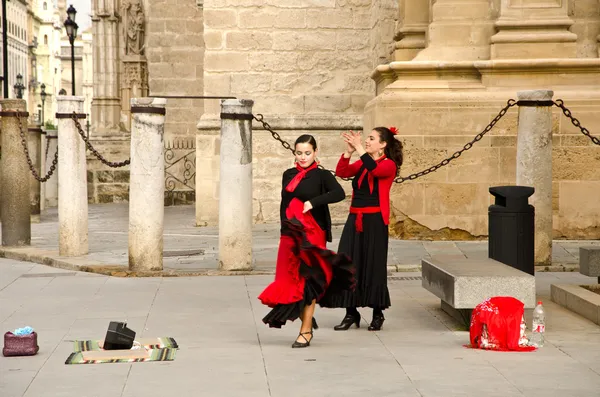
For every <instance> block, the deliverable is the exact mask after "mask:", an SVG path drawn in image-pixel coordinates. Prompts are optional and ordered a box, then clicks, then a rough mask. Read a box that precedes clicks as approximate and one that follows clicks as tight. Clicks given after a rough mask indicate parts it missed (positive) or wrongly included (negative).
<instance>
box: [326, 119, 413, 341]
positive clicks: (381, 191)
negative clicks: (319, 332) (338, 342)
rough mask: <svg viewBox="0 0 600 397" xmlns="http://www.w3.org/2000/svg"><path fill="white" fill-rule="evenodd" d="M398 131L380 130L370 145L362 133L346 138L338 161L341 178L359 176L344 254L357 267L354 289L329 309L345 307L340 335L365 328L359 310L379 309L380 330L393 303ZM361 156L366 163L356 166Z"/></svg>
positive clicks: (376, 325)
mask: <svg viewBox="0 0 600 397" xmlns="http://www.w3.org/2000/svg"><path fill="white" fill-rule="evenodd" d="M395 135H396V129H395V128H393V127H392V128H391V129H388V128H385V127H377V128H375V129H374V130H373V131H371V133H370V134H369V136H367V139H366V142H365V145H364V146H363V144H362V142H361V137H360V134H359V133H354V132H352V131H351V132H350V133H345V134H343V138H344V141H345V142H346V144H347V149H346V152H345V153H344V154H343V155H342V157H341V158H340V160H339V161H338V165H337V168H336V171H335V172H336V175H337V176H339V177H342V178H350V177H354V179H353V181H352V204H351V207H350V215H349V216H348V220H347V221H346V225H345V226H344V230H343V232H342V237H341V238H340V245H339V248H338V253H340V254H347V255H348V256H349V257H350V258H351V259H352V262H353V264H354V265H355V266H356V279H357V286H356V289H355V290H354V291H341V293H336V294H327V296H325V297H324V299H323V300H322V301H321V302H320V305H321V306H324V307H344V308H346V316H345V317H344V319H343V320H342V322H341V324H339V325H336V326H335V327H334V329H335V330H336V331H345V330H347V329H348V328H350V327H351V326H352V324H356V326H357V327H359V326H360V314H359V312H358V310H357V309H356V308H357V307H371V308H373V318H372V321H371V324H370V325H369V330H370V331H379V330H380V329H381V327H382V325H383V321H384V320H385V318H384V316H383V310H384V309H386V308H388V307H389V306H390V304H391V302H390V293H389V291H388V287H387V255H388V237H389V235H388V224H389V219H390V189H391V187H392V183H393V182H394V178H395V177H396V175H397V174H398V169H399V168H400V166H401V165H402V143H401V142H400V141H398V140H396V138H395ZM354 152H356V153H358V155H359V156H360V160H357V161H355V162H354V163H352V164H350V158H351V157H352V154H353V153H354Z"/></svg>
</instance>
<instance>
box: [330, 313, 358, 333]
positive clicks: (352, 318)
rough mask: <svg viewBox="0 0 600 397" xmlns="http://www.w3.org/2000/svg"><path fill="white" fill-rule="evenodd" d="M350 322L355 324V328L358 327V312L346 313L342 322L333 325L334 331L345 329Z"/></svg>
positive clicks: (349, 325)
mask: <svg viewBox="0 0 600 397" xmlns="http://www.w3.org/2000/svg"><path fill="white" fill-rule="evenodd" d="M352 324H356V328H360V314H358V315H356V314H346V317H344V319H343V320H342V322H341V323H340V324H339V325H336V326H335V327H333V329H334V330H336V331H347V330H348V328H350V327H351V326H352Z"/></svg>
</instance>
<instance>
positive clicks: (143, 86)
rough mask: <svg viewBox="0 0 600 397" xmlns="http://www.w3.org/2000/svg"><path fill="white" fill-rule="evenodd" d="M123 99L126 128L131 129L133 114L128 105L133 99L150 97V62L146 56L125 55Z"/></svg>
mask: <svg viewBox="0 0 600 397" xmlns="http://www.w3.org/2000/svg"><path fill="white" fill-rule="evenodd" d="M121 82H122V84H121V99H122V105H123V107H122V109H121V113H122V114H123V119H124V120H127V121H126V122H125V124H126V128H127V129H130V128H131V113H130V111H129V106H128V104H129V103H130V102H131V101H132V100H133V98H143V97H146V96H148V62H147V60H146V57H145V56H144V55H135V54H134V55H125V56H124V57H123V79H122V80H121Z"/></svg>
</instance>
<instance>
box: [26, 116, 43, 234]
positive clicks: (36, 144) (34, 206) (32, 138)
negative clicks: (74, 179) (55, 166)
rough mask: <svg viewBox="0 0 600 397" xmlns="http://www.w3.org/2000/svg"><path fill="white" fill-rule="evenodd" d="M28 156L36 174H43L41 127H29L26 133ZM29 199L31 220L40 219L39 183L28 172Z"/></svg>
mask: <svg viewBox="0 0 600 397" xmlns="http://www.w3.org/2000/svg"><path fill="white" fill-rule="evenodd" d="M28 141H29V142H28V145H29V158H30V159H31V162H32V163H33V167H34V168H35V171H36V172H37V174H38V176H40V177H42V176H44V175H43V173H42V172H41V170H42V129H41V128H40V127H39V126H35V127H29V134H28ZM29 175H30V177H29V188H30V193H29V200H30V202H31V222H35V223H37V222H39V221H40V212H41V209H42V208H41V202H42V200H41V197H42V196H41V187H42V186H41V183H40V182H39V181H38V180H37V179H35V177H34V176H33V174H31V173H30V174H29Z"/></svg>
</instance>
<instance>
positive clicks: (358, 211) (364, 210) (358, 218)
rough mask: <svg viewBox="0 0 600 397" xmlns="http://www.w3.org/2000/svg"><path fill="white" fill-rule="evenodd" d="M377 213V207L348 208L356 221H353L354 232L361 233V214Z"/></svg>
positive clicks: (379, 210)
mask: <svg viewBox="0 0 600 397" xmlns="http://www.w3.org/2000/svg"><path fill="white" fill-rule="evenodd" d="M378 212H381V208H379V207H362V208H360V207H350V213H351V214H356V221H354V226H355V227H356V231H357V232H361V233H362V231H363V214H377V213H378Z"/></svg>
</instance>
